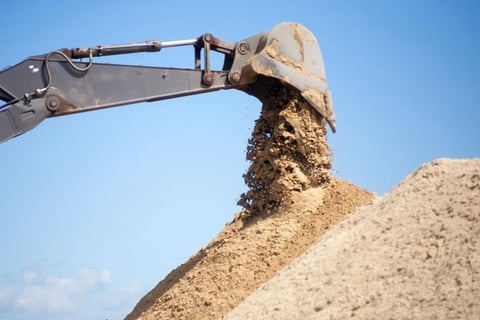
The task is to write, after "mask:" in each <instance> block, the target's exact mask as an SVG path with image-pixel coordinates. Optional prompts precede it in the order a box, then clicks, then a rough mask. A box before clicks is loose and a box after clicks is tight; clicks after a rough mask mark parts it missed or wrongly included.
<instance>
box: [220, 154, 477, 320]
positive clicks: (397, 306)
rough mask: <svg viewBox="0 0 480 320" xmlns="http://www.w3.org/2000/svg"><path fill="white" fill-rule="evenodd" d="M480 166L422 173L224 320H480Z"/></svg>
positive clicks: (447, 164) (462, 164)
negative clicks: (355, 319)
mask: <svg viewBox="0 0 480 320" xmlns="http://www.w3.org/2000/svg"><path fill="white" fill-rule="evenodd" d="M479 297H480V158H477V159H473V160H448V159H440V160H437V161H434V162H432V163H430V164H426V165H423V166H421V167H420V168H419V169H418V170H417V171H415V172H414V173H412V174H411V175H410V176H408V177H407V178H406V179H405V180H404V181H403V182H402V183H400V184H399V185H398V186H397V187H396V188H394V189H393V190H392V191H391V192H389V193H388V194H386V195H385V196H383V197H382V198H380V199H378V200H376V201H374V203H372V204H371V205H368V206H365V207H363V208H362V209H361V210H359V212H357V213H356V214H354V215H351V216H350V217H349V218H348V219H346V220H344V221H343V222H341V223H339V224H338V225H336V226H335V227H334V228H332V229H331V230H329V231H328V232H327V233H325V234H324V235H323V236H322V237H321V239H320V240H319V241H318V242H317V243H316V244H315V245H313V246H312V247H311V248H310V249H309V250H308V251H307V252H306V253H305V254H304V255H303V256H302V257H301V258H299V259H298V260H297V261H296V262H295V263H293V264H291V265H290V266H289V267H288V268H286V269H284V270H282V271H281V272H280V273H278V274H277V275H276V276H275V277H274V278H273V279H272V280H270V281H269V282H268V283H266V284H265V285H263V286H262V287H261V288H259V289H258V290H257V291H256V292H255V293H254V294H252V295H251V296H250V297H248V298H247V299H246V300H245V301H244V302H243V303H242V304H241V305H240V306H238V307H237V308H236V309H235V310H233V311H232V312H231V313H230V314H228V316H226V317H224V318H223V319H225V320H236V319H242V320H245V319H345V318H351V317H355V318H361V319H480V298H479Z"/></svg>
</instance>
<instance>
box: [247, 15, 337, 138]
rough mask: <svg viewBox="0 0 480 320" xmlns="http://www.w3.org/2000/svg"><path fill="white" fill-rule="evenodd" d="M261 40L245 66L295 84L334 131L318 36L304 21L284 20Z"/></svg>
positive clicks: (333, 119) (334, 124)
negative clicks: (300, 23) (303, 23)
mask: <svg viewBox="0 0 480 320" xmlns="http://www.w3.org/2000/svg"><path fill="white" fill-rule="evenodd" d="M258 44H259V45H258V46H257V49H256V54H255V55H253V56H252V57H250V59H249V61H247V64H246V66H245V67H246V68H247V69H248V71H247V73H253V74H256V75H264V76H267V77H273V78H276V79H278V80H280V81H281V82H283V83H286V84H288V85H290V86H292V87H294V88H296V89H297V90H298V91H299V92H300V93H301V95H302V96H303V98H305V100H306V101H307V102H308V103H309V104H310V105H311V106H312V107H313V108H315V109H316V110H317V111H318V112H319V113H320V114H321V115H322V116H323V117H324V118H325V119H326V121H327V123H328V124H329V126H330V128H331V129H332V131H333V132H335V131H336V123H335V113H334V111H333V106H332V99H331V96H330V91H329V90H328V85H327V80H326V75H325V67H324V63H323V57H322V54H321V51H320V47H319V45H318V43H317V40H316V38H315V36H314V35H313V34H312V33H311V32H310V31H309V30H308V29H306V28H305V27H303V26H302V25H299V24H297V23H290V22H285V23H281V24H279V25H277V26H275V27H274V28H273V29H272V30H271V31H270V32H268V33H265V34H263V35H262V36H261V39H260V40H259V41H258ZM244 71H245V70H244ZM252 71H253V72H252Z"/></svg>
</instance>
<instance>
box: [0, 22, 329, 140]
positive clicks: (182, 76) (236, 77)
mask: <svg viewBox="0 0 480 320" xmlns="http://www.w3.org/2000/svg"><path fill="white" fill-rule="evenodd" d="M183 45H193V46H194V47H195V52H194V54H195V68H194V69H180V68H164V67H150V66H132V65H118V64H102V63H93V62H92V61H89V62H88V63H84V62H79V61H73V60H71V59H72V58H85V57H90V60H91V59H92V57H94V56H102V55H110V54H125V53H136V52H144V51H147V52H149V51H151V52H153V51H160V49H161V48H163V47H172V46H183ZM201 50H204V51H205V52H204V55H203V63H202V61H201V57H200V52H201ZM211 50H213V51H217V52H220V53H223V54H224V57H225V61H224V65H223V68H222V70H217V71H214V70H211V69H210V51H211ZM202 66H203V68H202ZM262 77H265V78H270V79H276V80H277V81H281V82H283V83H286V84H288V85H290V86H292V87H294V88H296V89H298V90H299V91H300V92H301V94H302V96H303V97H304V98H305V99H306V100H307V101H308V102H309V103H310V104H311V105H312V106H313V107H314V108H315V109H316V110H317V111H318V112H319V113H320V114H321V115H322V116H324V117H325V118H326V120H327V122H328V123H329V124H330V127H331V128H332V130H333V131H335V114H334V112H333V107H332V103H331V98H330V93H329V90H328V86H327V82H326V76H325V68H324V65H323V58H322V56H321V52H320V48H319V47H318V44H317V41H316V39H315V37H314V36H313V34H312V33H311V32H310V31H308V30H307V29H306V28H305V27H303V26H301V25H298V24H295V23H282V24H280V25H277V26H276V27H274V28H273V29H272V30H271V31H270V32H268V33H261V34H258V35H255V36H252V37H250V38H247V39H244V40H242V41H239V42H237V43H230V42H227V41H223V40H220V39H217V38H215V37H213V36H212V35H211V34H209V33H206V34H204V35H202V36H201V37H199V38H197V39H190V40H180V41H170V42H163V43H162V42H160V41H157V40H152V41H146V42H139V43H133V44H126V45H113V46H97V47H93V48H74V49H61V50H59V51H54V52H51V53H49V54H45V55H40V56H35V57H31V58H28V59H26V60H24V61H22V62H20V63H19V64H17V65H15V66H13V67H10V68H7V69H5V70H3V71H1V72H0V100H3V101H5V102H6V104H5V105H3V106H0V142H2V141H6V140H8V139H10V138H12V137H15V136H17V135H19V134H22V133H24V132H26V131H28V130H30V129H32V128H34V127H35V126H36V125H37V124H39V123H40V122H41V121H42V120H44V119H45V118H47V117H55V116H60V115H67V114H72V113H77V112H85V111H92V110H97V109H102V108H109V107H115V106H120V105H126V104H133V103H139V102H149V101H157V100H162V99H170V98H175V97H181V96H187V95H194V94H200V93H205V92H210V91H216V90H221V89H232V88H235V89H238V90H243V91H245V92H247V93H249V94H253V95H254V96H256V97H257V98H259V99H262V98H264V95H265V90H263V89H262V88H263V87H262V86H264V85H265V82H263V81H262V79H263V78H262ZM261 82H263V83H261Z"/></svg>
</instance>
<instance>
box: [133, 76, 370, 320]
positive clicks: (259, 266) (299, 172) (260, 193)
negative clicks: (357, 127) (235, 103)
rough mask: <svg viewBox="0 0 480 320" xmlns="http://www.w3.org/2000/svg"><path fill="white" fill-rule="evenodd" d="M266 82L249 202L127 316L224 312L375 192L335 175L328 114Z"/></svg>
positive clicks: (252, 151) (253, 142)
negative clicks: (324, 117)
mask: <svg viewBox="0 0 480 320" xmlns="http://www.w3.org/2000/svg"><path fill="white" fill-rule="evenodd" d="M266 84H267V86H265V87H262V90H263V92H264V94H265V99H262V102H263V107H262V113H261V115H260V118H259V119H258V121H257V123H256V126H255V128H254V131H253V134H252V138H251V139H250V141H249V145H248V150H247V158H248V159H249V160H251V161H252V164H251V167H250V169H249V170H248V172H247V173H246V174H245V176H244V178H245V181H246V183H247V185H248V187H249V190H248V191H247V192H246V193H245V194H243V195H242V197H241V200H240V204H241V205H242V206H243V207H244V208H245V209H244V210H243V211H242V212H240V214H238V215H237V216H236V217H235V219H233V221H232V222H230V223H229V224H227V225H226V227H225V228H224V230H222V231H221V232H220V233H219V234H218V235H217V236H216V237H215V238H214V239H213V240H212V241H211V242H210V243H209V244H208V246H206V247H205V248H202V249H200V251H199V252H198V253H197V254H195V255H194V256H192V257H191V258H190V259H189V260H188V261H187V262H186V263H185V264H183V265H181V266H179V267H178V268H177V269H175V270H173V271H172V272H171V273H170V274H169V275H168V276H167V277H166V278H165V279H163V280H162V281H161V282H160V283H159V284H158V285H157V286H156V287H155V288H154V289H153V290H152V291H151V292H149V293H148V294H147V295H146V296H145V297H144V298H143V299H142V300H141V301H140V302H139V303H138V304H137V306H136V307H135V309H134V310H133V311H132V312H131V314H130V315H128V316H127V318H126V319H127V320H133V319H142V320H147V319H148V320H153V319H156V320H158V319H196V320H198V319H218V318H219V317H222V316H224V315H225V314H226V313H228V312H229V311H230V310H232V309H233V308H234V307H235V306H237V305H238V304H239V303H241V302H242V301H243V300H244V299H245V298H246V297H247V296H248V295H250V294H251V293H252V292H253V291H254V290H255V289H257V288H258V287H259V286H260V285H261V284H263V283H265V282H266V281H268V280H269V279H271V278H272V277H273V276H274V275H275V273H276V272H277V271H279V270H280V269H282V268H284V267H285V266H287V265H288V264H289V263H291V262H292V261H293V260H294V259H296V258H298V257H299V256H300V255H301V254H303V253H304V252H305V250H307V249H308V248H309V247H310V246H311V245H312V244H313V243H314V242H315V241H316V240H317V239H318V238H319V237H320V235H321V234H323V233H324V232H325V230H327V229H328V228H330V227H331V226H332V225H333V224H335V223H338V222H339V221H340V220H341V219H342V218H343V217H344V216H345V215H347V214H349V213H351V212H353V211H354V210H355V208H357V207H359V206H361V205H363V204H365V203H368V202H370V201H371V200H372V198H373V197H374V196H373V195H372V194H371V193H370V192H367V191H365V190H363V189H361V188H358V187H356V186H354V185H352V184H351V183H348V182H346V181H342V180H338V179H334V178H332V177H331V175H330V159H329V151H328V147H327V143H326V137H325V121H324V119H323V118H322V117H321V116H320V115H318V114H317V113H316V112H315V111H313V109H312V108H311V107H310V106H309V105H308V104H307V103H306V102H305V101H304V100H303V98H301V96H299V94H298V93H297V92H296V91H295V90H291V89H289V88H285V87H283V86H279V85H278V84H275V83H273V82H268V83H266ZM256 88H258V84H257V85H256ZM268 97H273V98H268Z"/></svg>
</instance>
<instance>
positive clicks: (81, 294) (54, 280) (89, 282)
mask: <svg viewBox="0 0 480 320" xmlns="http://www.w3.org/2000/svg"><path fill="white" fill-rule="evenodd" d="M111 279H112V277H111V271H110V270H108V269H105V270H97V269H83V270H81V271H80V272H78V273H76V274H74V275H71V276H67V277H65V276H58V275H46V276H45V275H39V274H37V273H35V272H26V273H24V274H23V275H22V280H21V282H20V283H19V284H16V285H10V286H7V287H3V288H0V307H2V309H5V310H8V311H24V312H28V313H34V314H51V315H54V314H61V313H65V312H71V311H74V310H76V309H77V308H78V307H79V306H80V305H81V304H82V302H83V301H85V299H86V298H87V296H88V295H89V294H91V293H93V292H95V291H97V290H98V289H100V288H102V287H104V286H106V285H108V284H109V283H110V282H111Z"/></svg>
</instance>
